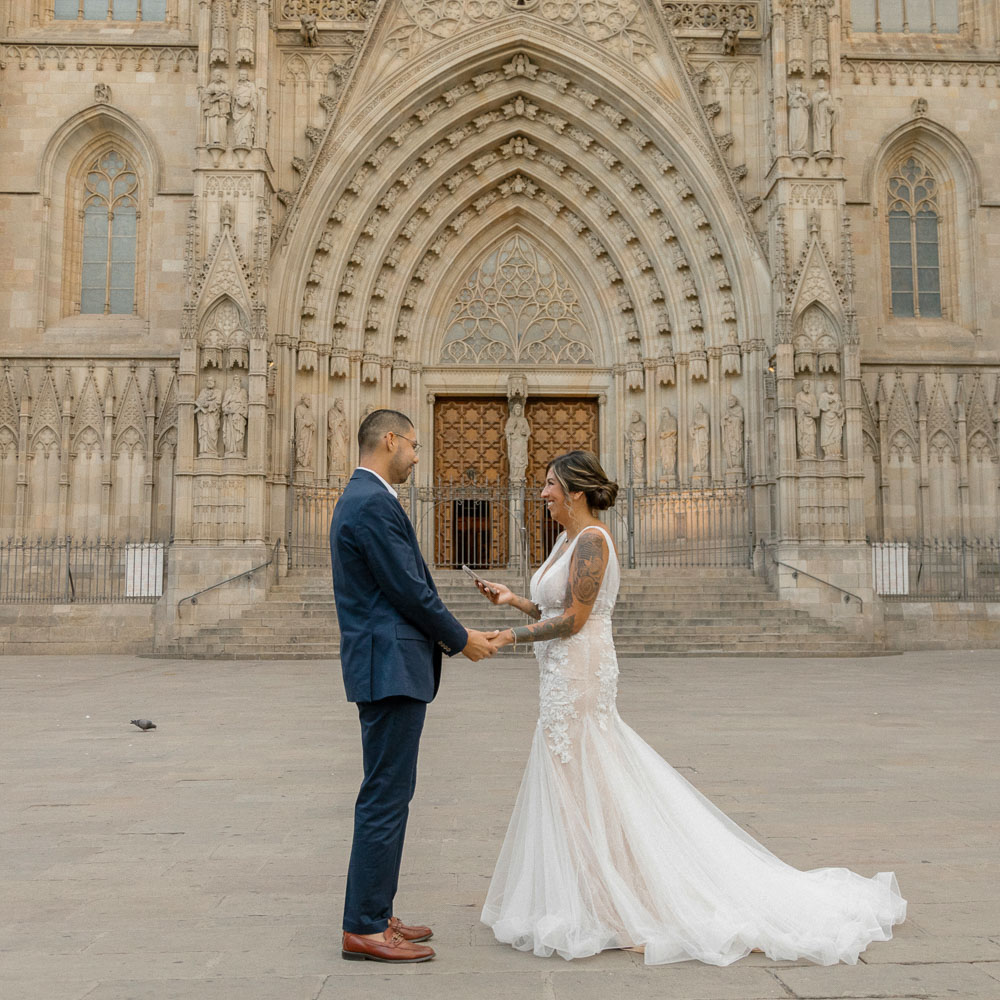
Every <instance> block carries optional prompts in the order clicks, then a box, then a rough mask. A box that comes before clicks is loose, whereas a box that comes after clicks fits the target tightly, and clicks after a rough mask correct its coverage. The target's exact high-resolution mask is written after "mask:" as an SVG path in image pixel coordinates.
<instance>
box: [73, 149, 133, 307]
mask: <svg viewBox="0 0 1000 1000" xmlns="http://www.w3.org/2000/svg"><path fill="white" fill-rule="evenodd" d="M138 208H139V176H138V174H137V172H136V170H135V169H134V168H133V167H132V165H131V164H130V163H129V162H128V160H127V159H126V158H125V157H124V156H122V154H121V153H119V152H118V151H117V150H116V149H110V150H107V151H106V152H104V153H102V154H101V155H100V156H99V157H97V159H96V160H94V162H93V163H92V164H91V166H90V169H89V170H88V171H87V175H86V177H85V179H84V203H83V255H82V267H81V279H80V312H81V313H102V314H126V315H131V314H132V313H133V312H135V270H136V266H135V265H136V237H137V235H138Z"/></svg>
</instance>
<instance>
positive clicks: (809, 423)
mask: <svg viewBox="0 0 1000 1000" xmlns="http://www.w3.org/2000/svg"><path fill="white" fill-rule="evenodd" d="M818 416H819V403H818V402H817V401H816V395H815V393H814V392H813V384H812V379H808V378H807V379H806V380H805V381H804V382H803V383H802V388H801V389H800V390H799V391H798V392H797V393H796V395H795V431H796V438H797V439H798V444H799V458H815V457H816V418H817V417H818Z"/></svg>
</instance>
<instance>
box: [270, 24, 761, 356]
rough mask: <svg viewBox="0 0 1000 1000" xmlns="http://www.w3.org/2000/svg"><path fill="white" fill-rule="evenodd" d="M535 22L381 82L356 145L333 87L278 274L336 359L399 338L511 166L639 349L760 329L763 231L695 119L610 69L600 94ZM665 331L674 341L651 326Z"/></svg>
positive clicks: (309, 332) (499, 194)
mask: <svg viewBox="0 0 1000 1000" xmlns="http://www.w3.org/2000/svg"><path fill="white" fill-rule="evenodd" d="M529 34H530V33H528V32H525V31H524V30H523V29H521V31H520V34H519V35H518V36H516V37H515V38H514V40H513V41H512V40H507V41H506V42H505V44H503V45H501V44H499V43H498V42H497V41H496V40H495V39H491V40H490V41H489V42H487V44H486V45H485V47H484V46H483V45H480V46H479V48H478V49H475V50H472V49H470V51H469V54H468V55H467V56H466V57H465V59H464V62H463V61H462V60H458V59H453V60H452V62H451V63H450V64H449V66H448V68H447V71H446V72H445V71H444V70H441V71H440V72H439V73H438V77H437V79H438V80H439V81H440V82H438V83H433V84H432V86H431V89H429V90H428V89H427V88H426V87H424V88H422V89H421V92H420V93H419V94H417V93H416V92H414V91H409V90H406V89H405V88H404V87H403V85H402V84H400V83H399V82H397V84H396V85H395V87H394V88H390V87H388V86H386V87H385V88H384V90H383V91H382V92H381V93H380V95H379V97H380V98H381V100H382V103H381V105H380V103H379V100H378V99H374V100H370V101H369V102H368V104H367V105H366V109H367V110H366V111H365V113H366V114H368V115H372V116H374V118H373V120H372V121H371V122H370V127H369V126H366V127H365V129H364V131H365V132H366V134H368V135H370V136H371V139H370V142H369V143H368V145H367V146H363V147H357V146H354V147H352V148H347V146H346V145H342V144H340V143H339V142H338V140H337V138H336V137H337V135H338V121H339V123H340V127H341V128H347V126H348V125H350V127H351V128H352V129H356V128H359V127H360V126H361V119H360V118H358V117H357V116H355V118H351V117H350V115H349V113H348V110H349V109H350V107H351V100H350V95H349V94H346V93H345V95H344V96H343V97H342V99H341V105H340V107H339V109H338V112H337V120H335V121H334V122H333V123H331V126H330V129H329V130H328V132H327V135H326V137H325V139H324V142H323V145H322V146H321V148H320V151H319V153H318V154H317V156H316V158H315V160H314V161H313V163H312V164H311V165H310V169H309V173H308V176H307V178H306V181H305V182H304V183H303V185H302V189H301V190H300V192H299V194H298V196H297V200H296V202H295V203H294V204H293V205H292V207H291V208H290V211H289V215H288V217H287V218H286V220H285V223H284V229H283V233H282V239H283V240H287V241H288V251H287V253H285V254H284V255H283V256H282V258H281V260H280V261H278V262H277V268H276V272H277V273H276V276H275V277H276V284H277V285H278V286H279V289H280V291H279V295H280V297H281V303H280V305H279V308H281V309H282V310H295V312H296V313H297V315H298V316H299V329H298V337H297V339H298V341H299V342H300V343H303V342H304V343H306V344H313V343H315V344H317V345H319V346H320V347H322V346H323V345H324V338H328V339H327V340H326V341H325V343H327V344H329V346H330V351H331V371H337V372H339V371H341V370H344V369H343V364H342V362H341V361H339V360H335V359H338V358H341V357H343V356H345V355H346V352H347V351H349V350H361V351H362V352H363V353H365V354H369V355H371V356H372V359H373V361H372V364H373V366H374V364H375V359H376V358H382V359H385V360H386V362H387V361H388V359H390V358H391V357H392V356H394V354H395V343H396V341H398V340H399V339H404V340H405V337H404V338H399V337H395V336H394V331H395V330H397V329H400V328H403V329H406V328H407V326H408V325H409V326H412V323H413V316H414V310H413V307H412V306H408V305H407V303H408V302H410V301H413V302H414V303H416V302H417V300H419V299H421V298H422V294H421V293H422V291H423V290H425V287H426V279H427V278H428V277H429V275H430V273H431V271H432V270H434V268H435V267H436V261H437V260H442V259H446V258H450V256H452V255H453V254H454V252H455V250H454V249H453V247H458V248H461V246H462V245H463V244H464V243H465V242H467V239H468V236H467V235H465V234H467V233H468V232H470V231H471V230H470V229H469V227H470V223H472V222H473V221H474V220H475V219H476V218H478V217H482V216H483V214H484V213H487V212H489V211H490V210H491V206H492V205H493V204H494V202H496V200H497V199H498V198H504V197H508V198H509V197H510V194H509V193H506V192H505V191H503V190H501V189H502V188H503V186H504V185H505V184H509V183H510V182H511V181H512V180H513V178H514V176H515V175H517V177H519V178H524V179H525V181H526V182H527V183H524V182H522V181H521V180H516V181H514V183H515V184H517V185H518V187H519V188H520V190H519V191H518V192H517V196H518V197H519V198H520V197H528V198H530V199H531V200H532V201H533V202H534V204H535V206H536V209H535V210H538V209H542V210H543V211H542V214H544V213H546V212H548V213H551V217H552V222H553V224H554V226H560V227H566V226H568V227H569V228H570V229H572V230H574V232H575V234H576V236H577V237H578V238H579V239H580V240H581V241H582V242H584V243H586V244H589V246H590V249H589V251H588V252H589V253H590V254H592V255H593V256H594V258H595V259H596V260H597V261H598V262H599V266H600V268H601V270H602V271H603V273H604V279H603V280H604V284H605V287H606V289H607V292H606V295H607V297H608V299H609V300H610V301H611V302H614V303H621V305H617V306H615V309H616V310H617V311H620V312H621V313H622V316H623V325H625V326H629V325H631V324H632V323H634V324H635V327H636V330H637V333H638V336H637V337H636V341H639V342H641V343H642V344H643V346H644V352H645V354H646V356H647V357H656V356H659V355H662V354H669V353H670V350H671V349H680V350H686V349H697V348H698V346H699V344H698V341H699V340H700V341H701V346H704V339H705V336H706V334H707V335H708V336H709V337H710V338H711V337H717V338H719V340H720V344H730V343H732V342H736V340H737V337H738V339H740V340H744V339H757V337H756V336H755V334H758V335H759V338H760V339H763V336H764V334H763V332H762V331H760V332H758V331H755V330H754V329H753V328H752V327H753V325H754V324H755V323H756V322H757V317H758V316H759V315H761V311H760V310H759V309H757V308H756V304H757V303H758V302H761V301H763V296H764V294H765V285H766V281H764V280H763V279H764V277H765V270H764V267H763V260H762V258H760V256H759V253H757V251H756V250H755V249H753V248H752V247H751V252H750V253H749V254H747V253H746V252H745V251H746V250H747V248H748V243H747V240H748V239H749V243H750V244H754V241H755V239H756V237H754V236H753V234H752V230H751V229H750V227H749V224H748V222H747V220H746V217H745V214H743V209H742V207H741V205H740V206H737V205H736V204H734V202H738V200H739V199H738V196H734V198H733V199H732V200H730V201H729V202H727V203H725V204H722V203H720V202H719V200H718V199H714V200H713V199H711V198H709V197H708V196H707V191H708V187H707V186H706V185H708V186H711V184H713V183H714V182H715V178H714V176H713V175H717V174H718V172H719V171H720V170H721V171H723V172H725V173H726V183H727V184H730V185H731V178H729V176H728V172H726V171H725V170H724V165H722V164H716V163H715V162H714V161H713V156H714V153H713V152H712V149H711V148H710V146H711V144H710V143H709V142H708V141H706V139H705V136H704V129H702V127H701V126H700V125H699V126H698V127H697V128H696V127H694V126H692V124H691V120H690V119H688V120H687V121H686V131H685V127H681V125H679V124H678V120H677V118H676V114H677V113H676V111H674V112H672V113H671V114H672V116H673V120H672V123H671V124H672V125H677V127H676V128H675V129H671V128H666V129H665V128H664V126H663V123H662V122H661V121H659V120H656V119H655V117H654V116H649V115H647V114H646V113H645V112H644V111H643V108H642V107H641V106H640V103H637V102H636V100H635V96H634V94H633V95H631V96H630V95H629V94H628V92H627V90H626V89H625V88H623V87H622V86H621V84H620V82H619V81H612V83H611V84H609V86H607V87H602V88H601V94H600V96H599V94H598V93H597V92H596V90H592V89H591V86H592V81H593V75H594V71H593V67H588V70H587V72H586V73H583V72H582V67H581V66H579V65H575V64H574V60H573V58H572V56H571V54H568V53H566V52H562V51H560V52H559V54H558V58H555V57H554V56H553V55H552V53H551V52H549V51H547V50H546V49H545V48H544V47H543V46H541V45H540V44H537V43H535V41H534V39H533V38H529V37H528V35H529ZM550 48H551V47H550ZM372 58H375V57H374V56H373V57H372ZM362 62H363V60H359V64H358V65H359V66H360V64H361V63H362ZM602 70H603V66H602ZM571 74H572V75H571ZM352 79H356V77H354V78H352ZM369 83H370V84H372V85H373V86H374V85H375V84H378V83H380V81H378V80H375V81H371V80H370V81H369ZM349 89H350V88H348V90H349ZM370 96H371V95H369V97H370ZM429 98H430V99H429ZM356 100H357V98H355V101H356ZM345 102H346V103H345ZM371 109H375V110H371ZM357 113H358V114H361V113H362V112H361V110H360V109H358V112H357ZM695 113H696V112H695V109H693V108H692V109H691V115H692V116H694V115H695ZM697 114H701V111H700V108H697ZM345 122H346V124H345ZM654 132H658V133H659V134H654ZM509 190H510V189H509V187H508V189H507V191H509ZM307 205H308V210H306V208H305V206H307ZM737 215H739V216H740V217H739V219H737V218H736V216H737ZM306 219H309V220H315V222H312V221H310V223H309V224H307V223H306V221H305V220H306ZM354 219H357V220H360V221H359V222H358V223H357V224H356V225H355V224H354V223H353V222H352V221H351V220H354ZM713 219H714V221H713ZM459 234H463V235H462V238H461V239H459V240H456V241H455V243H454V244H452V243H451V242H450V241H451V240H452V238H453V237H454V236H458V235H459ZM445 247H447V250H445ZM730 260H732V261H736V260H741V261H743V262H744V265H743V266H742V267H740V268H737V267H736V266H730V264H729V263H728V262H729V261H730ZM747 260H749V261H750V262H751V263H750V264H749V265H747V264H746V263H745V262H746V261H747ZM434 280H435V281H436V279H434ZM411 293H412V294H411ZM418 308H423V306H418ZM737 329H739V333H738V335H735V336H734V334H735V333H736V330H737ZM730 331H732V332H730ZM669 337H676V338H677V341H678V342H677V344H676V345H671V344H670V342H669V340H668V341H667V342H666V344H664V341H663V340H661V339H659V338H669ZM685 338H690V340H691V343H690V344H684V341H685ZM629 339H630V341H631V338H629ZM371 370H372V371H373V372H374V370H375V368H374V367H372V369H371Z"/></svg>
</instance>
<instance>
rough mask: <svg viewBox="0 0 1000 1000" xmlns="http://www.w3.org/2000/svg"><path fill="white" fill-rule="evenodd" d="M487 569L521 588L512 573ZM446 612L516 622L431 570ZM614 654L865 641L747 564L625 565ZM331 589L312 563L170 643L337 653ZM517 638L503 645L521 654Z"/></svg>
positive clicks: (186, 649) (204, 651)
mask: <svg viewBox="0 0 1000 1000" xmlns="http://www.w3.org/2000/svg"><path fill="white" fill-rule="evenodd" d="M489 578H490V579H493V580H496V581H497V582H502V583H506V584H507V585H508V586H510V587H511V589H513V590H515V591H517V592H520V591H521V590H523V586H524V584H523V581H522V580H521V579H520V577H519V576H517V575H516V574H511V573H491V574H489ZM436 580H437V583H438V589H439V591H440V593H441V597H442V599H443V600H444V602H445V604H447V605H448V607H449V608H450V609H451V611H452V612H453V613H454V614H455V615H456V617H457V618H458V619H459V620H460V621H463V622H467V623H468V624H470V625H471V626H474V627H481V628H491V627H502V626H505V625H517V624H522V623H523V622H524V621H525V620H526V619H525V617H524V615H522V614H521V613H520V612H517V611H514V610H512V609H510V608H496V607H493V606H492V605H490V604H489V603H488V602H487V601H485V600H484V599H483V598H482V597H481V596H479V595H478V594H477V592H476V591H475V590H474V589H473V588H472V585H471V583H470V582H469V580H468V579H467V578H466V577H465V575H464V574H461V573H456V572H454V571H445V572H443V573H440V574H438V575H437V576H436ZM614 634H615V643H616V646H617V649H618V652H619V655H621V656H625V657H628V656H635V657H645V656H734V655H735V656H865V655H872V654H874V653H879V652H882V650H881V649H880V648H877V647H875V646H874V645H873V644H872V643H871V642H869V641H866V640H865V639H863V638H861V637H858V636H856V635H854V634H853V633H851V632H849V631H847V630H845V629H842V628H840V627H839V626H837V625H834V624H832V623H830V622H826V621H823V620H822V619H818V618H815V617H813V616H811V615H810V614H808V612H806V611H803V610H801V609H799V608H793V607H791V606H789V605H788V604H786V603H784V602H782V601H779V600H778V599H777V597H776V596H775V595H774V594H772V593H771V591H770V590H768V588H767V585H766V584H765V583H764V582H763V581H762V580H760V579H759V578H758V577H755V576H753V575H752V574H751V573H750V571H749V570H745V569H744V570H738V569H726V570H718V569H707V570H691V569H685V570H674V569H669V568H662V569H652V570H644V571H642V572H641V573H640V572H639V571H626V572H624V573H623V576H622V587H621V591H620V593H619V598H618V606H617V609H616V612H615V621H614ZM338 645H339V632H338V629H337V619H336V611H335V608H334V602H333V590H332V587H331V586H330V584H329V583H328V582H327V580H326V578H325V574H323V573H322V571H316V572H315V573H314V574H312V575H308V574H306V573H302V574H299V575H293V576H289V577H286V578H285V579H283V580H282V581H281V582H280V583H279V584H278V585H277V586H275V587H274V588H272V590H271V592H270V593H269V595H268V600H267V602H266V603H265V604H264V605H262V606H260V607H258V608H253V609H251V610H249V611H246V612H244V613H243V615H242V616H241V617H240V618H236V619H230V620H228V621H223V622H219V623H218V624H216V625H211V626H205V627H203V628H202V629H201V630H200V632H199V633H198V634H197V635H196V636H195V637H193V638H190V639H187V640H184V641H183V642H181V643H179V644H178V648H177V650H176V652H177V655H181V656H191V657H213V658H222V659H227V658H228V659H266V658H280V659H306V658H323V659H325V658H333V657H336V656H337V655H338ZM526 651H527V650H526V647H523V646H522V647H519V649H518V650H517V651H516V653H515V651H513V650H510V649H508V650H505V651H504V655H522V656H523V655H525V654H526Z"/></svg>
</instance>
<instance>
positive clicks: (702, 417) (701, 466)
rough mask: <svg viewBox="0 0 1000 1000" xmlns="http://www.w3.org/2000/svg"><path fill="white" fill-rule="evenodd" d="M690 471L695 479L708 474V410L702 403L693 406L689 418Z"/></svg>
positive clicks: (702, 477)
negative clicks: (692, 411)
mask: <svg viewBox="0 0 1000 1000" xmlns="http://www.w3.org/2000/svg"><path fill="white" fill-rule="evenodd" d="M689 433H690V435H691V472H692V473H693V475H694V477H695V478H696V479H704V478H706V477H707V476H708V474H709V473H708V457H709V447H710V433H711V431H710V428H709V418H708V411H707V410H706V409H705V405H704V404H703V403H698V405H697V406H696V407H695V408H694V416H693V417H692V418H691V430H690V432H689Z"/></svg>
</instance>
